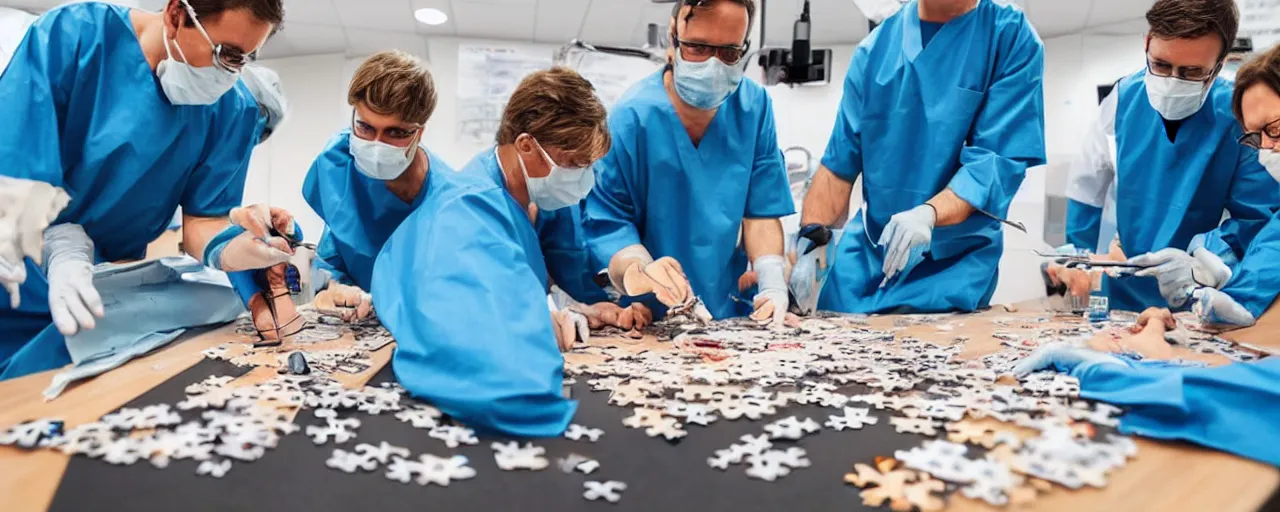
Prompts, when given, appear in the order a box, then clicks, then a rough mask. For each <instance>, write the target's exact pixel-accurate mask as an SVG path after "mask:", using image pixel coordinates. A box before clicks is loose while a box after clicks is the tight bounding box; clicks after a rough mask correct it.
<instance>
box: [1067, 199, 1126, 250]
mask: <svg viewBox="0 0 1280 512" xmlns="http://www.w3.org/2000/svg"><path fill="white" fill-rule="evenodd" d="M1101 231H1102V208H1098V207H1097V206H1091V205H1087V204H1084V203H1082V202H1080V201H1076V200H1075V199H1071V198H1067V243H1069V244H1071V245H1074V246H1076V247H1083V248H1086V249H1088V250H1089V252H1091V253H1094V254H1100V253H1106V252H1108V251H1107V249H1108V247H1107V246H1104V245H1101V241H1102V240H1101V234H1100V233H1101ZM1134 256H1137V255H1136V254H1135V255H1134Z"/></svg>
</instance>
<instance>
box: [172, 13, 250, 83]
mask: <svg viewBox="0 0 1280 512" xmlns="http://www.w3.org/2000/svg"><path fill="white" fill-rule="evenodd" d="M182 7H183V8H185V9H186V10H187V15H188V16H191V21H192V22H193V23H194V24H195V26H196V30H199V31H200V35H202V36H204V39H205V40H206V41H209V46H211V47H212V48H213V65H214V66H216V67H217V68H218V69H221V70H223V71H227V72H230V73H239V72H240V70H241V69H242V68H244V66H245V65H246V64H250V63H253V62H254V61H256V60H258V52H256V51H254V52H253V53H248V54H246V53H245V52H244V51H242V50H240V49H238V48H231V47H228V46H224V45H220V44H213V39H212V38H210V37H209V33H208V32H206V31H205V30H204V25H202V24H200V20H199V19H198V17H197V16H196V10H195V9H193V8H192V7H191V3H189V2H188V1H187V0H182Z"/></svg>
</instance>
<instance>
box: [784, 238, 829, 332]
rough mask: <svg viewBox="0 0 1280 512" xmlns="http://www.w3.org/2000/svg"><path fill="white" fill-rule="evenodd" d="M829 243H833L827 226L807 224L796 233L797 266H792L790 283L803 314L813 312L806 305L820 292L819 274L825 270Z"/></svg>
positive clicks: (793, 255)
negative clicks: (823, 256) (823, 264)
mask: <svg viewBox="0 0 1280 512" xmlns="http://www.w3.org/2000/svg"><path fill="white" fill-rule="evenodd" d="M828 243H831V230H830V229H828V228H827V227H826V226H821V225H816V224H815V225H810V226H805V227H804V228H803V229H801V230H800V233H799V234H798V235H796V245H795V252H794V253H792V254H791V261H792V262H793V263H794V265H795V266H794V267H792V268H791V279H790V280H789V283H788V284H789V285H790V286H789V288H790V289H791V295H793V296H795V299H796V305H797V306H799V307H800V308H801V311H800V312H801V313H802V314H809V313H811V312H812V311H808V309H810V308H807V307H806V306H807V305H809V304H812V303H813V295H814V294H815V293H818V282H819V281H820V280H821V278H820V277H819V276H820V275H821V273H822V271H823V270H824V269H823V268H822V255H823V250H824V249H825V248H826V246H827V244H828Z"/></svg>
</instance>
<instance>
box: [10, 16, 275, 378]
mask: <svg viewBox="0 0 1280 512" xmlns="http://www.w3.org/2000/svg"><path fill="white" fill-rule="evenodd" d="M283 13H284V8H283V5H282V3H281V1H280V0H189V1H188V0H171V1H170V2H169V3H168V4H167V5H166V7H165V9H164V11H162V12H160V13H151V12H144V11H140V10H136V9H129V8H126V7H120V6H115V5H110V4H105V3H98V2H84V3H75V4H70V5H66V6H62V7H58V8H55V9H52V10H50V11H49V12H47V13H45V14H44V15H43V16H41V17H40V18H39V19H38V20H37V21H36V23H35V24H34V25H32V27H31V28H30V29H29V31H28V32H27V35H26V36H25V38H24V39H23V42H22V43H21V44H20V45H19V47H18V49H17V51H16V52H15V54H14V56H13V59H12V61H11V62H10V63H9V66H8V67H7V68H5V70H4V73H3V75H0V104H4V105H6V107H5V115H4V116H3V119H0V160H3V161H4V162H6V163H5V165H4V166H3V167H2V168H0V175H3V176H5V177H8V178H12V179H14V180H25V181H30V182H43V183H48V184H51V185H53V186H56V187H59V188H61V189H63V190H65V191H66V193H67V194H68V195H69V196H70V197H71V201H70V203H69V204H68V205H67V207H66V209H65V210H62V212H61V213H60V214H59V215H58V217H57V218H56V219H55V220H54V221H53V222H52V225H51V227H50V228H49V229H48V230H46V233H45V238H46V239H49V240H50V242H51V243H50V244H48V245H46V247H45V250H44V258H43V264H44V265H43V266H38V265H37V264H36V262H35V261H34V260H33V259H32V258H26V259H25V265H26V274H27V279H26V280H25V282H23V283H22V285H21V288H20V291H19V294H20V298H21V301H20V305H19V306H17V307H16V308H15V307H13V304H14V303H17V302H18V301H14V300H12V298H11V297H9V292H7V291H6V292H5V293H4V294H3V296H2V297H0V372H2V373H0V378H11V377H16V376H21V375H25V374H28V373H33V372H37V371H42V370H46V369H50V368H55V367H58V366H61V365H63V364H66V363H67V362H69V361H70V359H69V355H68V353H67V350H66V346H65V340H64V336H67V335H72V334H74V333H76V332H78V331H79V330H81V329H91V328H93V326H94V318H99V317H102V316H103V315H104V314H109V311H104V310H103V308H102V305H101V302H100V299H99V297H98V295H97V293H96V291H95V290H94V289H93V283H92V266H93V264H94V263H96V262H104V261H121V260H131V259H140V258H142V257H143V255H144V252H145V249H146V246H147V244H148V243H149V242H151V241H152V240H154V239H155V238H156V237H157V236H158V235H159V234H160V233H161V232H163V231H164V229H165V228H166V227H167V226H168V224H169V221H170V218H171V217H172V215H173V212H174V210H175V209H176V208H178V207H179V206H181V207H182V211H183V239H184V240H183V244H184V247H185V248H186V250H187V252H189V253H192V254H195V255H199V256H202V257H203V261H204V263H205V264H207V265H209V266H211V267H214V268H217V269H221V270H229V271H232V270H247V269H253V268H265V267H268V266H271V265H274V264H276V263H279V262H281V261H285V260H287V259H288V257H289V254H288V247H287V245H284V243H283V240H281V239H279V238H278V237H274V238H269V237H268V232H269V227H280V228H284V229H285V230H286V231H287V230H288V226H285V225H284V223H283V218H277V216H276V215H273V214H272V213H271V211H270V209H268V208H266V207H262V208H240V209H238V210H237V211H233V209H235V208H236V207H237V206H239V205H240V201H241V197H242V193H243V188H244V180H245V172H246V169H247V165H248V160H249V153H250V150H251V148H252V146H253V144H254V142H256V138H257V136H258V133H257V125H258V121H259V116H258V112H257V106H256V105H255V102H254V100H253V98H252V97H251V96H250V95H249V93H248V92H247V91H246V90H245V89H244V87H243V85H241V84H240V82H239V71H240V69H241V67H243V66H244V64H246V63H248V62H249V61H252V60H253V58H254V56H255V55H256V52H257V51H258V49H259V48H260V47H261V46H262V45H263V44H264V43H265V42H266V40H267V38H268V36H269V35H270V34H271V33H272V31H273V30H274V29H275V28H276V27H277V26H278V25H279V24H280V22H281V21H282V17H283ZM277 224H279V226H276V225H277ZM51 231H52V233H51ZM55 240H56V241H57V242H58V243H52V242H53V241H55Z"/></svg>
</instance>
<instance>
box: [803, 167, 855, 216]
mask: <svg viewBox="0 0 1280 512" xmlns="http://www.w3.org/2000/svg"><path fill="white" fill-rule="evenodd" d="M852 193H853V183H850V182H847V181H844V180H842V179H840V178H839V177H838V176H836V175H835V173H833V172H831V170H830V169H827V168H826V166H821V167H819V168H818V172H817V173H816V174H814V175H813V183H811V184H810V185H809V192H808V193H807V194H805V197H804V208H803V211H802V212H801V215H800V224H801V225H802V226H807V225H809V224H821V225H823V226H827V227H835V226H836V223H838V222H840V220H841V219H843V218H845V217H847V216H848V214H849V195H850V194H852Z"/></svg>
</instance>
